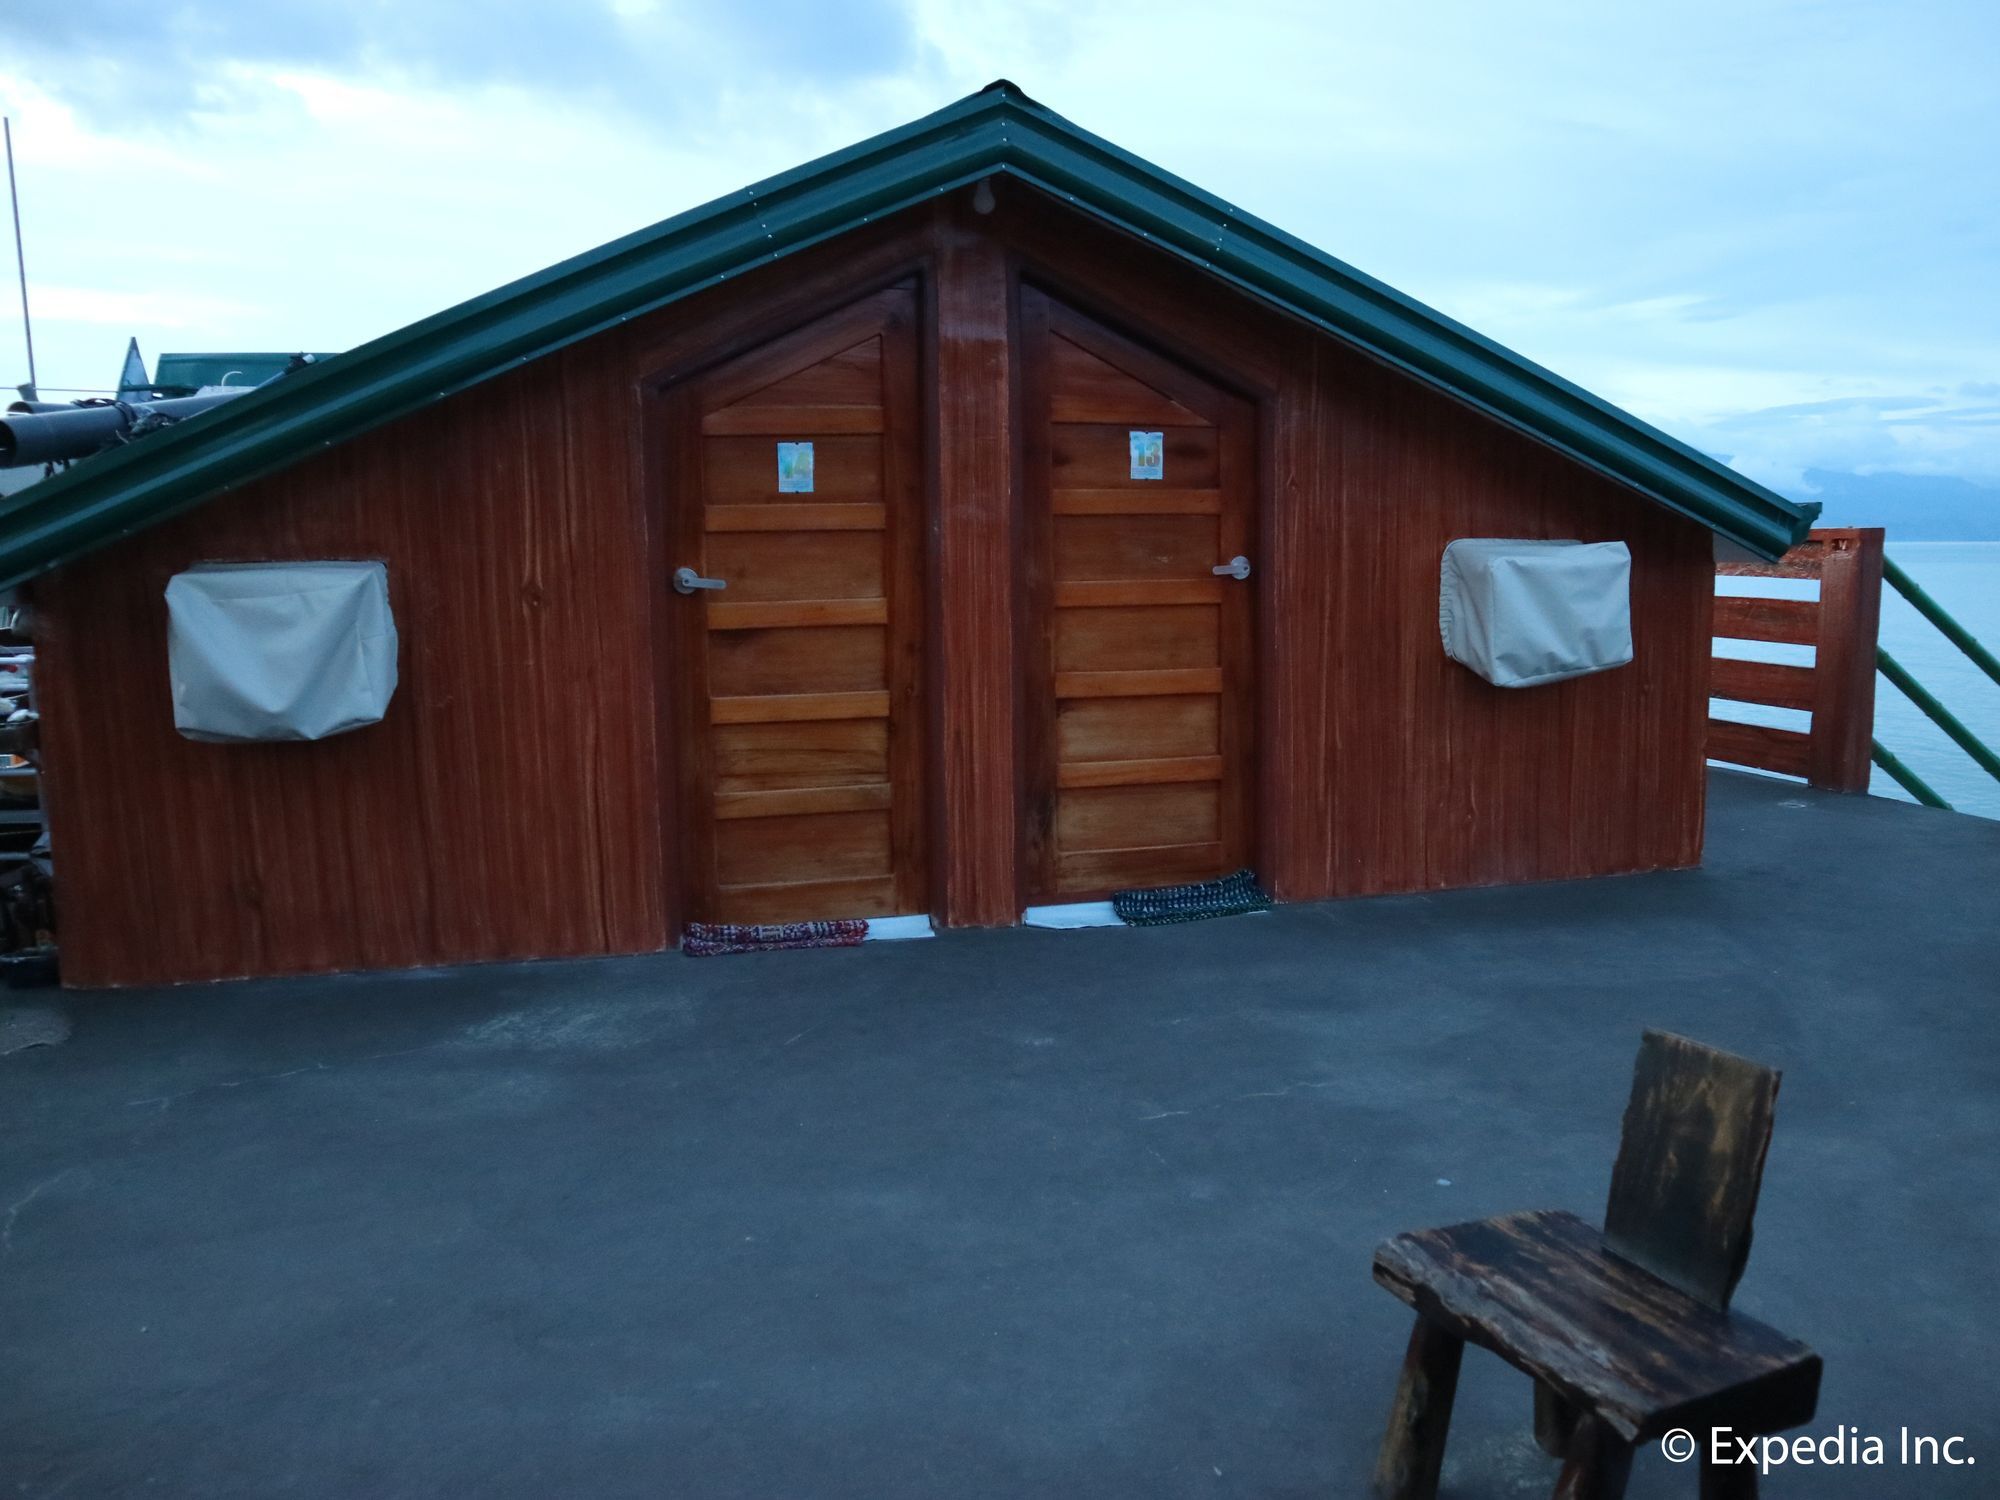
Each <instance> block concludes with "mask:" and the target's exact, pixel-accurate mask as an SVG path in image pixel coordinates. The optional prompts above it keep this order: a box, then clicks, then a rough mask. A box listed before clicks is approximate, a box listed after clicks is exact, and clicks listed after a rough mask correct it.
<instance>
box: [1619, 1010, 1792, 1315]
mask: <svg viewBox="0 0 2000 1500" xmlns="http://www.w3.org/2000/svg"><path fill="white" fill-rule="evenodd" d="M1779 1077H1780V1075H1779V1073H1778V1072H1777V1070H1776V1069H1774V1068H1765V1067H1759V1066H1758V1065H1757V1064H1756V1063H1753V1062H1750V1061H1748V1060H1747V1059H1744V1058H1741V1057H1737V1056H1736V1055H1735V1054H1734V1053H1729V1052H1721V1051H1718V1050H1716V1049H1715V1048H1714V1047H1704V1046H1703V1045H1702V1044H1701V1043H1700V1042H1691V1041H1689V1040H1688V1039H1687V1038H1686V1037H1681V1036H1674V1035H1673V1034H1671V1033H1670V1032H1665V1031H1649V1032H1647V1033H1646V1035H1645V1039H1644V1040H1643V1041H1642V1042H1640V1044H1639V1062H1638V1066H1637V1067H1636V1068H1635V1069H1634V1070H1633V1075H1632V1099H1631V1102H1630V1103H1629V1104H1627V1105H1626V1106H1625V1130H1624V1134H1623V1136H1622V1137H1621V1138H1620V1140H1619V1143H1618V1165H1617V1166H1616V1167H1614V1168H1613V1169H1612V1172H1611V1202H1610V1204H1609V1205H1608V1206H1607V1207H1606V1208H1605V1210H1604V1243H1605V1245H1606V1247H1607V1248H1609V1249H1610V1250H1612V1251H1613V1252H1615V1253H1616V1254H1618V1255H1620V1256H1622V1257H1624V1258H1625V1259H1626V1260H1629V1261H1631V1262H1633V1263H1634V1264H1636V1265H1640V1266H1643V1267H1645V1269H1647V1270H1648V1271H1651V1272H1652V1273H1653V1274H1654V1275H1655V1276H1658V1277H1659V1278H1661V1279H1662V1280H1663V1281H1667V1282H1671V1283H1672V1284H1673V1285H1674V1286H1677V1287H1679V1288H1680V1289H1681V1290H1682V1291H1684V1292H1686V1293H1687V1294H1688V1295H1689V1296H1691V1297H1695V1298H1697V1299H1699V1300H1700V1301H1702V1302H1705V1303H1707V1304H1708V1305H1709V1306H1711V1307H1715V1308H1726V1307H1728V1306H1729V1297H1730V1294H1731V1293H1732V1292H1734V1291H1735V1290H1736V1283H1737V1282H1738V1281H1739V1280H1740V1279H1741V1278H1742V1275H1743V1267H1744V1265H1745V1263H1746V1262H1748V1261H1749V1259H1750V1221H1751V1220H1752V1219H1753V1218H1754V1217H1755V1216H1756V1213H1757V1190H1758V1188H1759V1187H1760V1186H1761V1185H1762V1184H1763V1181H1764V1154H1765V1152H1766V1151H1767V1150H1768V1149H1769V1148H1770V1145H1771V1122H1772V1119H1773V1117H1774V1115H1775V1114H1776V1110H1777V1102H1778V1079H1779Z"/></svg>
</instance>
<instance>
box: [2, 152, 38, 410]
mask: <svg viewBox="0 0 2000 1500" xmlns="http://www.w3.org/2000/svg"><path fill="white" fill-rule="evenodd" d="M0 129H4V131H5V134H6V137H7V197H8V199H9V200H10V201H11V202H12V204H13V207H14V264H15V265H16V266H17V267H18V268H19V269H20V272H21V334H22V336H23V337H24V338H26V339H27V341H28V388H27V389H26V390H25V391H23V392H21V394H22V395H24V396H26V397H27V398H28V399H29V400H30V401H32V400H34V399H35V391H36V389H37V384H38V383H37V381H36V380H35V325H34V324H33V323H32V322H30V321H29V319H28V254H27V252H26V251H25V250H23V249H22V248H21V191H20V189H19V188H17V187H16V186H15V185H14V122H13V121H12V120H11V119H8V120H0Z"/></svg>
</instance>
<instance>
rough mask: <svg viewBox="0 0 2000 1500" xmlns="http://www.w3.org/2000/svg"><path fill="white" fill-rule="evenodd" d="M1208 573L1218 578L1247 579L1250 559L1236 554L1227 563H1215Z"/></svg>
mask: <svg viewBox="0 0 2000 1500" xmlns="http://www.w3.org/2000/svg"><path fill="white" fill-rule="evenodd" d="M1208 571H1209V572H1211V573H1213V574H1214V575H1215V576H1216V577H1218V578H1248V577H1249V576H1250V559H1249V558H1247V557H1245V556H1243V555H1242V554H1241V553H1238V554H1237V555H1236V556H1235V557H1232V558H1230V559H1229V561H1228V562H1226V563H1217V564H1216V565H1215V566H1214V567H1212V568H1210V569H1209V570H1208Z"/></svg>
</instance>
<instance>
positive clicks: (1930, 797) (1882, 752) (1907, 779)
mask: <svg viewBox="0 0 2000 1500" xmlns="http://www.w3.org/2000/svg"><path fill="white" fill-rule="evenodd" d="M1868 755H1869V758H1870V759H1871V760H1873V761H1874V762H1875V764H1876V765H1878V766H1880V767H1881V768H1882V769H1883V770H1885V771H1887V772H1888V773H1889V775H1890V776H1891V777H1892V778H1893V779H1894V780H1895V781H1896V783H1897V784H1898V785H1899V786H1901V787H1902V789H1903V790H1904V791H1906V792H1908V793H1909V794H1910V795H1911V796H1912V797H1915V798H1916V799H1917V800H1918V801H1919V802H1921V803H1923V805H1924V806H1925V807H1941V808H1943V809H1944V810H1945V811H1946V812H1950V811H1951V810H1952V807H1951V804H1950V803H1949V802H1947V801H1945V800H1944V798H1942V797H1940V796H1939V795H1938V794H1937V793H1936V792H1934V791H1932V790H1931V784H1930V783H1929V782H1928V781H1925V780H1924V778H1923V777H1921V776H1919V775H1918V774H1917V773H1916V772H1915V771H1912V770H1911V769H1910V768H1909V767H1908V766H1906V765H1904V764H1903V762H1902V761H1901V760H1900V759H1898V758H1897V755H1896V752H1895V751H1893V750H1891V749H1890V748H1889V747H1888V746H1887V745H1885V744H1883V743H1882V742H1881V741H1880V740H1875V741H1874V742H1873V743H1872V744H1871V746H1870V748H1869V751H1868Z"/></svg>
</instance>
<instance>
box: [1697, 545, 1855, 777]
mask: <svg viewBox="0 0 2000 1500" xmlns="http://www.w3.org/2000/svg"><path fill="white" fill-rule="evenodd" d="M1716 572H1717V573H1719V574H1723V575H1727V576H1731V577H1738V578H1817V579H1818V580H1819V598H1818V599H1772V598H1735V597H1729V598H1718V599H1717V600H1716V601H1715V634H1716V635H1717V636H1718V637H1728V638H1730V639H1734V640H1750V641H1780V642H1785V643H1788V644H1791V645H1799V646H1811V647H1813V651H1814V660H1813V664H1812V665H1811V666H1809V667H1802V666H1790V665H1781V664H1778V663H1773V662H1761V661H1742V660H1738V659H1736V658H1733V657H1723V656H1718V657H1716V658H1715V660H1714V663H1713V675H1712V676H1711V678H1710V680H1709V695H1710V696H1711V697H1715V698H1727V699H1730V700H1732V701H1734V702H1738V703H1760V704H1764V705H1767V706H1769V707H1773V708H1793V709H1803V710H1804V711H1805V712H1807V713H1809V714H1811V715H1812V724H1811V727H1810V728H1808V729H1806V730H1804V731H1800V730H1796V729H1771V728H1766V727H1764V726H1762V725H1758V724H1737V723H1733V722H1730V721H1729V720H1725V719H1715V718H1711V719H1710V720H1709V721H1708V754H1709V757H1710V759H1712V760H1725V761H1729V762H1731V763H1732V764H1734V765H1739V766H1753V767H1755V768H1757V769H1759V770H1763V771H1776V772H1778V773H1780V774H1782V775H1786V776H1803V777H1804V778H1805V779H1806V780H1807V781H1808V782H1810V783H1811V784H1812V785H1814V786H1816V787H1823V788H1825V789H1826V790H1828V791H1835V792H1865V791H1867V790H1868V774H1869V763H1870V755H1871V751H1872V749H1873V746H1874V742H1875V652H1876V641H1875V637H1876V633H1877V631H1878V629H1879V627H1880V625H1881V620H1882V528H1881V527H1879V526H1858V527H1829V528H1827V529H1825V530H1820V531H1814V532H1813V533H1812V534H1811V535H1810V536H1809V537H1808V538H1807V539H1806V540H1805V541H1804V542H1802V543H1801V544H1800V545H1798V546H1796V547H1794V548H1793V549H1792V550H1791V551H1789V552H1787V553H1786V554H1785V555H1784V556H1783V557H1781V558H1779V559H1778V561H1776V562H1774V563H1719V564H1717V566H1716Z"/></svg>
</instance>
